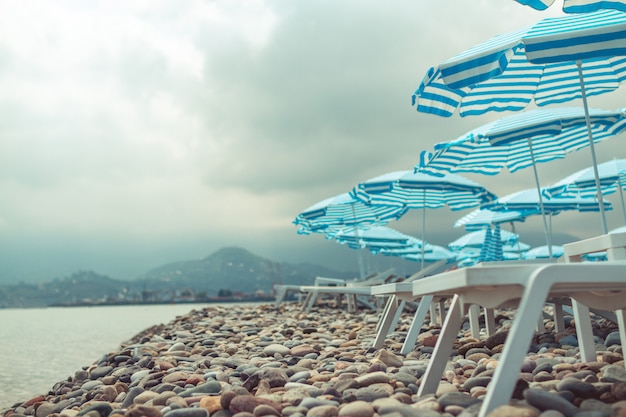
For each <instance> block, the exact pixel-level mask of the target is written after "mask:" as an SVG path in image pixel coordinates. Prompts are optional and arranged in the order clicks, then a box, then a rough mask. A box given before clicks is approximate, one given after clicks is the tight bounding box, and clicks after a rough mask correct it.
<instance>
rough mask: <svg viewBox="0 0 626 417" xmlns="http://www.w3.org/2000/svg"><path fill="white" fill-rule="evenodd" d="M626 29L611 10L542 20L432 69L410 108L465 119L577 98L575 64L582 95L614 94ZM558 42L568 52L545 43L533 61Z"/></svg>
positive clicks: (623, 69) (625, 21) (625, 18)
mask: <svg viewBox="0 0 626 417" xmlns="http://www.w3.org/2000/svg"><path fill="white" fill-rule="evenodd" d="M625 27H626V14H624V13H621V12H617V11H600V12H596V13H586V14H583V15H568V16H563V17H556V18H545V19H543V20H541V21H539V22H538V23H536V24H534V25H531V26H529V27H525V28H522V29H520V30H517V31H515V32H511V33H507V34H502V35H498V36H495V37H493V38H492V39H490V40H488V41H486V42H484V43H482V44H480V45H477V46H475V47H473V48H471V49H469V50H467V51H465V52H463V53H461V54H459V55H457V56H455V57H453V58H451V59H449V60H448V61H446V62H444V63H442V64H440V65H439V66H437V67H431V68H430V69H429V70H428V71H427V74H426V76H425V77H424V79H423V80H422V82H421V84H420V86H419V87H418V88H417V90H416V91H415V92H414V95H413V103H414V105H415V106H416V107H417V110H418V111H420V112H424V113H432V114H437V115H439V116H451V115H452V114H454V112H455V111H456V110H457V109H458V110H459V112H460V115H461V116H467V115H477V114H483V113H486V112H489V111H493V110H496V111H503V110H522V109H524V108H525V107H526V106H527V105H528V104H530V103H531V102H532V101H534V103H535V104H536V105H538V106H545V105H548V104H553V103H563V102H566V101H570V100H574V99H580V98H582V96H583V90H582V89H581V87H580V83H579V79H578V75H579V71H578V67H577V65H576V61H577V60H580V61H581V64H582V73H583V74H584V81H585V89H584V93H585V95H586V96H591V95H595V94H602V93H605V92H608V91H613V90H616V89H617V88H619V85H620V83H622V82H623V81H624V79H626V66H625V65H624V63H625V62H626V57H624V55H626V42H624V40H625V39H626V31H625V30H624V29H625ZM543 35H545V36H544V37H543V38H542V36H543ZM557 35H561V37H563V38H564V40H563V41H562V42H561V43H560V44H561V45H564V46H566V47H568V49H567V51H563V50H562V49H560V48H558V47H557V46H550V44H544V45H543V47H542V50H543V52H544V53H543V54H540V50H539V47H541V46H542V44H541V41H542V40H545V41H547V42H549V41H551V40H553V39H554V37H555V36H557ZM598 40H600V42H598ZM602 41H606V43H604V42H602ZM529 49H530V51H529ZM542 57H543V58H544V59H542ZM605 57H606V58H605ZM547 59H550V60H551V61H552V62H549V63H546V62H541V63H540V62H537V61H538V60H540V61H544V60H547Z"/></svg>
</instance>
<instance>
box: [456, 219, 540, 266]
mask: <svg viewBox="0 0 626 417" xmlns="http://www.w3.org/2000/svg"><path fill="white" fill-rule="evenodd" d="M526 217H527V216H526V215H525V214H524V213H522V212H521V211H516V210H502V211H493V210H487V209H477V210H474V211H471V212H470V213H468V214H466V215H465V216H463V217H461V218H460V219H458V220H457V221H456V222H455V223H454V227H462V226H464V227H465V230H467V231H468V232H471V231H475V230H480V229H483V228H485V227H494V226H498V227H500V225H501V224H502V223H510V224H511V229H512V232H513V233H514V234H517V232H516V231H515V222H523V221H525V220H526ZM516 245H517V252H518V255H521V253H522V247H521V246H520V242H519V240H517V242H516Z"/></svg>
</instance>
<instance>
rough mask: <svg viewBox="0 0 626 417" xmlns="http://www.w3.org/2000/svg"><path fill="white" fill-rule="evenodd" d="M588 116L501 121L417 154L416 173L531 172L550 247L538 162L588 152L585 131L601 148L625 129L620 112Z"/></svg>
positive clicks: (549, 114) (535, 115) (556, 112)
mask: <svg viewBox="0 0 626 417" xmlns="http://www.w3.org/2000/svg"><path fill="white" fill-rule="evenodd" d="M588 116H589V117H587V113H586V112H585V110H584V109H583V108H557V109H538V110H532V111H527V112H523V113H518V114H514V115H511V116H507V117H503V118H501V119H499V120H497V121H495V122H492V123H488V124H486V125H483V126H480V127H478V128H476V129H474V130H472V131H470V132H468V133H466V134H464V135H462V136H461V137H459V138H458V139H456V140H453V141H450V142H442V143H439V144H437V145H435V152H434V153H429V152H426V151H424V152H422V154H421V156H420V162H419V165H418V166H416V167H415V169H416V170H419V171H420V172H421V171H426V172H432V173H439V172H476V173H481V174H487V175H495V174H498V173H499V172H501V171H502V170H503V169H504V168H505V167H506V168H507V169H508V170H509V171H510V172H515V171H517V170H519V169H522V168H526V167H529V166H532V167H533V173H534V178H535V186H536V187H537V188H536V193H537V201H538V203H539V210H540V213H541V214H542V220H543V224H544V233H545V237H546V243H547V244H548V245H550V244H551V242H550V234H549V231H548V221H547V219H546V211H545V210H544V209H543V201H542V198H541V193H540V190H541V185H540V183H539V175H538V173H537V167H536V164H537V162H548V161H552V160H554V159H559V158H564V157H565V155H566V154H568V153H570V152H574V151H577V150H579V149H582V148H584V147H587V146H589V144H590V143H591V142H590V141H589V140H588V132H589V130H591V131H592V132H593V134H594V135H593V141H595V142H600V141H602V140H604V139H607V138H609V137H612V136H614V135H616V134H617V133H620V132H622V131H623V130H624V129H626V113H625V112H624V111H621V110H618V111H607V110H597V109H591V110H590V111H589V112H588ZM601 210H602V208H601Z"/></svg>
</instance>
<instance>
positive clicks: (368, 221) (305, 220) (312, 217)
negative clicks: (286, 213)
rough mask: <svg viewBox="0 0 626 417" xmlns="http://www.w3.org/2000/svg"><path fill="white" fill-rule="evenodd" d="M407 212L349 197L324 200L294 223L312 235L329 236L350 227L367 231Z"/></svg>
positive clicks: (340, 195)
mask: <svg viewBox="0 0 626 417" xmlns="http://www.w3.org/2000/svg"><path fill="white" fill-rule="evenodd" d="M405 212H406V209H405V208H402V207H399V206H389V205H387V206H382V205H378V206H373V205H370V204H366V203H364V202H363V201H361V200H357V199H355V198H353V197H351V196H350V195H349V194H348V193H344V194H339V195H336V196H334V197H330V198H327V199H324V200H322V201H320V202H318V203H316V204H314V205H312V206H311V207H309V208H307V209H306V210H304V211H302V212H301V213H299V214H298V215H297V216H296V218H295V219H294V221H293V223H294V224H296V225H297V226H300V228H301V229H303V230H305V231H309V232H317V233H325V232H327V231H328V230H333V229H334V230H337V229H341V228H344V227H346V226H358V227H355V229H354V230H355V231H357V230H358V228H367V227H369V226H376V225H383V224H386V223H387V222H389V221H390V220H397V219H399V218H400V217H401V216H402V215H403V214H404V213H405Z"/></svg>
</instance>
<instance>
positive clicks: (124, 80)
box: [0, 0, 624, 282]
mask: <svg viewBox="0 0 626 417" xmlns="http://www.w3.org/2000/svg"><path fill="white" fill-rule="evenodd" d="M559 13H560V11H559V10H558V7H556V8H554V10H552V11H550V12H536V11H534V10H532V9H529V8H527V7H523V6H520V5H518V4H517V3H514V2H513V1H503V0H482V1H472V2H467V1H461V0H439V1H411V0H399V1H394V2H391V3H385V4H383V3H381V2H374V1H360V0H359V1H357V0H344V1H340V2H337V1H327V0H316V1H296V2H294V1H291V0H284V1H282V0H225V1H221V0H215V1H203V0H190V1H185V2H172V1H158V0H155V1H153V0H150V1H140V0H137V1H132V2H128V1H109V0H107V1H92V2H83V1H79V0H65V1H64V0H59V1H54V2H49V1H45V0H30V1H20V2H16V1H11V0H0V91H2V94H0V112H1V113H0V114H1V117H0V196H1V200H0V201H1V203H0V282H1V281H4V282H11V281H19V280H23V281H36V280H45V279H51V278H54V277H62V276H67V275H69V274H71V273H72V272H74V271H77V270H79V269H92V270H95V271H97V272H100V273H105V274H109V275H111V276H113V277H115V278H120V279H131V278H134V277H135V276H137V275H138V274H140V273H142V272H144V271H145V270H147V269H149V268H151V267H154V266H157V265H160V264H163V263H166V262H171V261H177V260H185V259H197V258H202V257H204V256H207V255H209V254H211V253H212V252H214V251H215V250H217V249H219V248H221V247H224V246H230V245H237V246H241V247H244V248H246V249H249V250H251V251H252V252H254V253H257V254H259V255H262V256H265V257H269V258H271V259H274V260H280V261H289V262H299V261H311V262H317V263H322V264H328V265H330V266H337V265H340V264H341V265H344V266H345V265H352V264H353V263H354V259H355V257H354V254H353V252H352V251H350V250H348V249H345V248H342V247H340V246H339V245H336V244H335V243H333V242H328V241H325V240H324V238H323V237H321V236H317V235H316V236H300V235H297V234H296V227H295V226H294V225H293V224H292V223H291V222H292V220H293V218H294V217H295V216H296V215H297V214H298V213H299V212H300V211H302V210H304V209H305V208H307V207H309V206H311V205H312V204H314V203H315V202H317V201H319V200H322V199H324V198H327V197H330V196H333V195H336V194H340V193H343V192H347V191H349V190H350V189H351V188H352V187H353V186H354V185H355V184H356V183H358V182H359V181H363V180H366V179H368V178H372V177H375V176H377V175H380V174H383V173H386V172H389V171H396V170H404V169H407V170H408V169H412V168H413V166H414V165H415V164H416V163H417V161H418V156H419V153H420V151H421V150H422V149H431V148H432V145H433V144H434V143H436V142H440V141H445V140H450V139H454V138H456V137H458V136H459V135H461V134H462V133H464V132H465V131H468V130H471V129H472V128H474V127H477V126H479V125H481V124H483V123H486V122H488V121H491V120H494V119H495V118H497V117H499V116H501V115H488V116H480V117H473V118H463V119H462V118H459V117H453V118H451V119H441V118H437V117H436V116H431V115H423V114H419V113H417V112H416V111H415V109H414V108H413V107H411V94H412V92H413V90H414V89H415V88H416V87H417V86H418V85H419V82H420V81H421V79H422V77H423V75H424V73H425V71H426V70H427V69H428V67H429V66H432V65H435V64H437V63H439V62H441V61H444V60H446V59H448V58H450V57H452V56H454V55H456V54H457V53H459V52H461V51H463V50H465V49H467V48H469V47H471V46H473V45H475V44H477V43H479V42H481V41H483V40H485V39H487V38H489V37H491V36H494V35H496V34H499V33H503V32H508V31H510V30H513V29H517V28H520V27H522V26H524V25H526V24H529V23H532V22H535V21H537V20H538V19H540V18H542V17H545V16H547V15H558V14H559ZM620 94H621V95H620ZM623 97H624V93H623V91H622V92H621V93H619V92H617V93H612V94H607V95H604V96H596V97H593V98H591V99H590V101H591V105H592V106H593V107H599V108H607V109H615V108H617V107H622V106H624V103H623V100H622V98H623ZM572 105H579V103H572ZM622 136H623V135H622ZM622 140H624V138H623V137H622V138H615V139H612V140H611V141H608V142H605V143H603V144H601V145H599V146H598V147H597V153H598V159H599V161H600V162H602V161H605V160H608V159H610V158H613V157H615V156H618V157H621V156H622V155H623V151H622V150H623V145H620V144H619V142H620V141H622ZM620 153H621V154H622V155H620ZM590 161H591V160H590V156H589V153H588V152H585V151H581V152H579V153H577V154H575V155H571V156H569V157H568V158H566V159H565V160H564V161H560V162H555V163H550V164H542V165H541V166H540V167H539V175H540V177H541V180H542V182H545V183H546V184H547V183H550V182H554V181H556V180H558V179H560V178H561V177H562V176H564V175H565V174H569V173H572V172H574V171H576V170H578V169H580V168H584V167H587V166H589V165H590ZM468 176H469V175H468ZM469 177H471V178H472V179H474V180H477V181H479V182H481V183H482V184H483V185H485V186H486V187H487V188H489V189H490V190H491V191H493V192H495V193H496V194H499V195H504V194H507V193H510V192H512V191H516V190H518V189H522V188H529V187H532V186H533V184H534V181H533V179H532V171H529V170H525V171H522V172H521V173H520V174H516V175H511V174H508V173H503V174H502V175H499V176H497V177H482V176H469ZM610 199H611V200H613V202H614V203H615V204H618V200H617V199H616V198H615V197H612V198H610ZM465 213H466V212H450V211H449V210H447V209H442V210H436V211H434V210H433V211H430V212H429V213H427V216H428V231H427V240H429V241H432V242H434V243H438V244H445V243H447V242H449V241H450V240H452V239H454V238H456V237H458V236H460V235H461V234H463V231H462V230H460V229H453V228H452V224H453V223H454V221H455V220H456V219H457V218H459V217H460V216H462V215H463V214H465ZM419 216H420V214H419V213H413V212H411V213H409V214H408V215H407V216H405V218H403V219H402V220H401V221H400V222H397V223H396V224H394V225H393V226H394V227H396V228H398V229H400V230H402V231H404V232H406V233H412V234H415V235H419V234H420V233H421V230H420V225H421V220H420V217H419ZM553 224H554V228H555V230H558V231H562V232H565V233H569V234H570V235H573V236H576V237H587V236H591V235H594V234H597V233H599V232H600V231H601V230H600V229H601V226H600V220H599V217H597V216H594V215H590V214H585V215H580V214H578V215H570V214H564V215H562V216H559V217H555V219H554V223H553ZM621 225H623V220H621V213H619V212H618V213H616V214H613V213H611V214H610V215H609V228H613V227H617V226H621ZM541 227H542V226H541V221H540V219H531V220H529V221H527V223H526V224H523V225H520V226H519V227H518V231H520V232H521V233H522V238H523V240H525V241H529V243H535V244H541V240H540V239H539V240H538V241H537V239H536V236H539V238H541V236H542V234H541V230H542V229H541Z"/></svg>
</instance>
